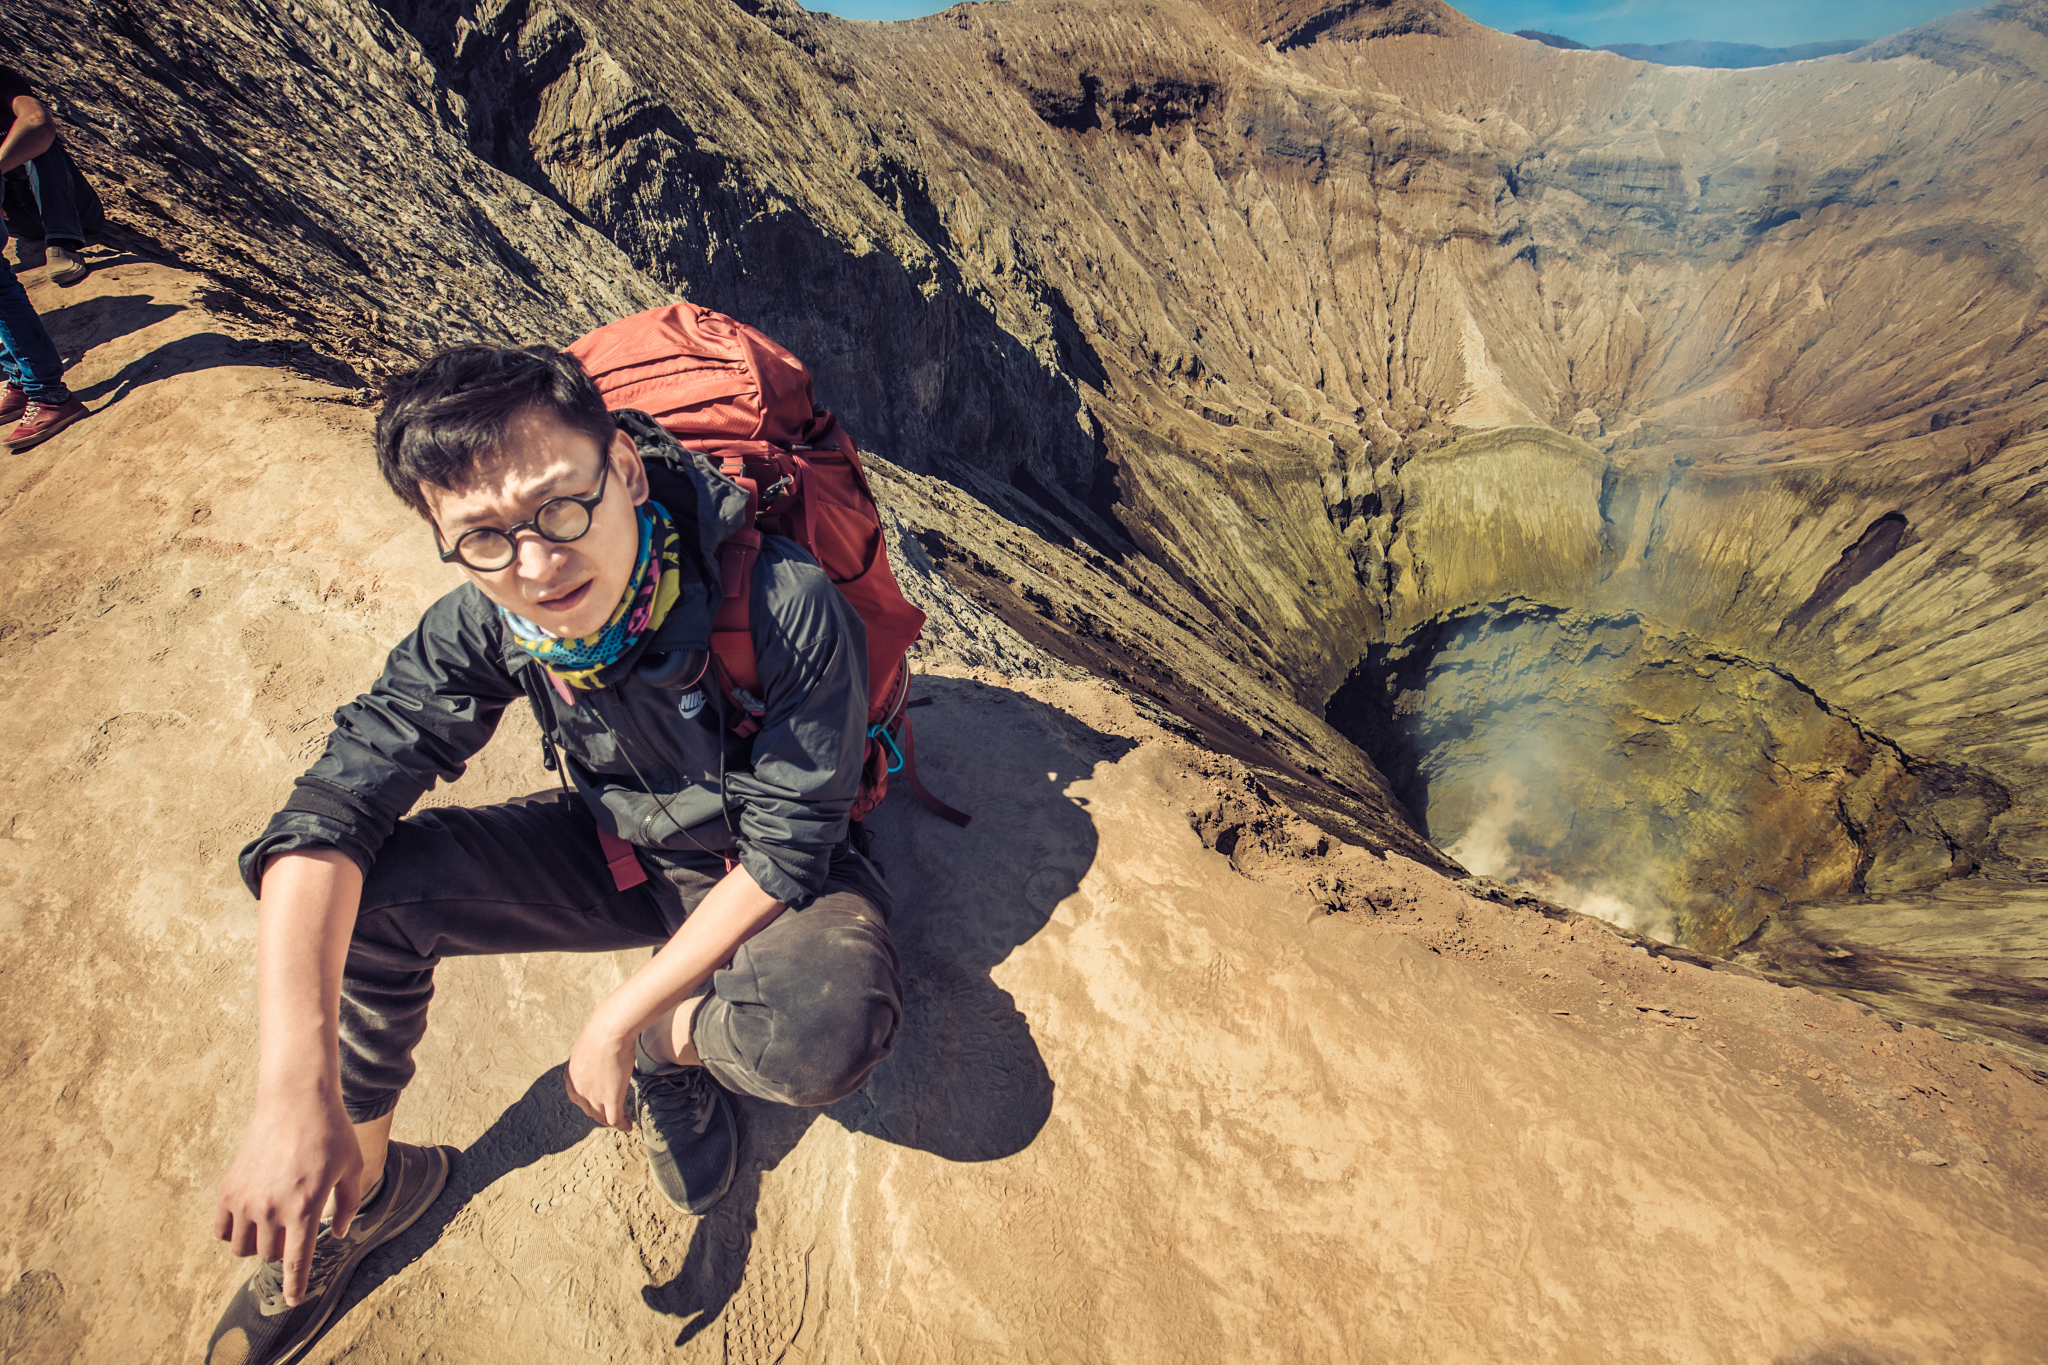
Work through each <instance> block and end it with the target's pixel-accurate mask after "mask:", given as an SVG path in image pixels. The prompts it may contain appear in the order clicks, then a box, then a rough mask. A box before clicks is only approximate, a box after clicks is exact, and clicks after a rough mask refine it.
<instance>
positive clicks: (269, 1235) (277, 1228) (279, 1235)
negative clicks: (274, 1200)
mask: <svg viewBox="0 0 2048 1365" xmlns="http://www.w3.org/2000/svg"><path fill="white" fill-rule="evenodd" d="M289 1235H290V1234H289V1233H287V1232H286V1231H285V1229H284V1226H283V1225H282V1224H279V1223H266V1224H260V1225H258V1227H257V1228H256V1237H255V1244H254V1246H253V1247H252V1248H251V1249H252V1250H253V1251H254V1252H255V1255H256V1258H257V1259H258V1260H260V1261H281V1260H283V1259H284V1248H285V1240H286V1238H287V1237H288V1236H289Z"/></svg>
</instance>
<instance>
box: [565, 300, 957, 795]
mask: <svg viewBox="0 0 2048 1365" xmlns="http://www.w3.org/2000/svg"><path fill="white" fill-rule="evenodd" d="M565 349H566V350H567V351H568V353H569V354H570V355H573V356H575V357H576V358H577V359H578V360H579V361H581V362H582V363H583V368H584V369H585V370H586V371H587V372H588V373H589V375H590V377H591V379H593V380H594V381H596V384H597V389H598V392H599V393H602V394H603V395H604V401H605V405H606V406H607V407H610V408H611V409H613V410H614V411H616V410H618V409H620V408H638V409H639V410H640V411H642V412H644V413H646V414H647V415H648V416H650V417H652V418H654V420H655V421H657V422H659V423H661V425H662V426H663V427H664V428H665V429H666V430H667V431H668V432H669V434H670V435H672V436H674V437H675V438H676V439H677V440H678V441H680V442H682V443H683V444H684V445H685V446H687V447H689V448H690V449H691V450H694V451H698V452H699V453H701V454H704V455H708V456H710V457H711V458H712V459H714V460H716V461H718V463H719V468H720V470H721V471H722V472H723V473H724V474H725V476H726V477H727V478H729V479H731V480H733V481H734V482H735V483H737V484H739V486H740V487H742V488H744V489H745V490H746V491H747V525H746V526H745V527H743V528H742V529H740V530H739V531H736V532H734V533H733V535H732V536H731V537H730V538H729V539H727V540H726V542H725V543H724V544H723V545H721V546H720V547H719V551H718V570H719V579H720V581H721V582H722V583H723V584H724V586H725V600H724V601H723V602H721V603H720V604H719V609H718V615H717V617H716V619H715V620H714V621H713V623H712V628H711V654H712V659H713V662H714V665H715V666H716V668H717V671H718V675H719V683H720V685H721V687H722V688H723V690H724V692H725V694H726V697H727V698H728V699H729V700H730V701H731V702H732V706H731V713H732V716H733V720H732V728H733V731H734V732H735V733H737V734H740V735H751V734H753V733H754V732H755V731H756V730H758V729H759V728H760V716H761V708H762V703H761V701H760V700H759V698H760V695H761V675H760V669H759V666H758V662H757V660H756V659H755V657H754V636H753V632H752V630H751V629H750V627H749V613H750V609H751V606H752V601H751V599H752V596H753V594H752V593H751V592H749V591H748V590H747V589H748V585H749V584H751V583H752V581H753V570H754V561H755V559H756V558H757V557H758V556H759V555H760V552H761V536H762V533H763V532H767V533H770V534H773V535H780V536H787V537H789V538H790V539H791V540H793V541H795V542H796V543H797V544H799V545H801V546H803V547H804V549H805V550H806V551H808V552H809V553H810V555H811V557H812V558H814V559H816V560H817V561H818V564H819V565H820V566H821V567H822V568H823V569H824V570H825V574H826V576H827V577H829V578H830V579H831V580H832V582H833V583H834V584H836V585H837V586H838V588H839V591H840V592H842V593H844V594H845V595H846V599H847V601H849V602H850V603H852V604H853V609H854V610H855V611H856V612H858V613H860V619H861V620H862V621H863V622H865V623H866V625H867V631H868V742H867V752H866V754H865V755H864V757H863V763H862V768H861V784H860V794H859V795H858V796H857V797H856V798H855V799H854V803H853V818H854V819H856V820H861V819H865V818H866V817H867V815H868V814H869V813H870V812H871V811H873V810H874V808H875V807H876V806H878V805H879V804H881V801H882V797H883V796H884V795H886V794H887V792H888V787H889V778H890V776H891V775H893V774H897V773H900V774H902V776H903V778H904V780H905V781H907V782H908V783H909V784H910V789H911V791H912V792H914V793H915V794H916V796H917V799H918V800H919V801H921V802H923V803H924V805H925V807H926V808H927V809H928V810H930V811H932V812H933V813H934V814H937V815H940V816H943V817H944V818H946V819H948V820H950V821H952V822H953V823H954V824H956V825H965V824H966V823H967V820H968V817H967V816H965V815H963V814H961V813H960V812H959V811H957V810H954V809H953V808H952V807H951V806H949V805H947V804H946V803H945V802H943V801H941V800H939V799H938V798H937V797H935V796H933V795H932V794H931V793H930V792H928V791H926V790H925V787H924V784H923V783H922V782H920V781H918V778H917V767H916V764H915V761H914V754H915V748H914V745H913V742H912V738H911V729H910V717H909V715H908V714H906V709H905V708H906V707H907V706H908V705H909V704H910V664H909V661H908V660H907V659H906V658H905V657H904V655H905V652H906V651H907V650H908V649H909V648H910V645H911V642H912V641H914V640H916V639H917V637H918V633H919V632H920V631H922V630H923V629H924V613H923V612H922V611H919V610H918V609H917V608H916V607H914V606H912V605H911V604H910V603H909V602H907V601H905V600H904V597H903V590H902V589H901V588H899V587H897V586H896V575H895V574H894V573H892V572H890V569H889V554H888V550H887V548H886V547H885V545H884V544H883V535H882V518H881V514H880V513H879V512H878V511H877V510H876V508H875V495H874V492H873V490H872V489H870V488H869V487H868V477H867V472H866V471H865V470H863V469H862V468H861V464H860V454H859V452H858V451H857V450H856V449H855V448H854V444H853V437H852V436H850V435H848V434H847V431H846V428H844V427H842V426H840V425H839V422H838V419H837V418H835V417H833V415H832V414H831V413H830V412H827V411H826V410H824V409H823V408H820V407H818V406H817V405H816V403H814V402H813V401H812V398H811V374H810V371H809V370H806V369H805V368H804V366H803V362H802V361H800V360H798V359H797V358H796V357H795V356H793V355H791V354H790V353H789V352H788V351H785V350H784V349H782V347H780V346H778V345H776V344H775V343H774V342H773V341H770V340H769V339H768V338H767V337H766V336H763V335H762V334H761V333H760V332H757V331H755V330H754V329H753V328H752V327H749V326H747V325H745V324H744V323H740V322H735V321H734V320H733V319H731V318H729V317H726V316H725V315H724V314H723V313H714V312H712V311H711V310H710V309H708V308H699V307H697V306H696V305H695V304H691V303H672V304H670V305H668V306H667V307H666V308H656V309H652V310H650V311H648V312H645V313H636V314H634V315H633V316H632V317H629V318H621V319H620V320H619V321H617V322H614V323H611V324H609V325H608V326H604V327H600V328H598V329H597V330H596V331H594V332H592V333H590V334H589V335H588V336H586V337H584V338H582V339H581V340H579V341H577V342H575V343H574V344H572V345H570V346H568V347H566V348H565Z"/></svg>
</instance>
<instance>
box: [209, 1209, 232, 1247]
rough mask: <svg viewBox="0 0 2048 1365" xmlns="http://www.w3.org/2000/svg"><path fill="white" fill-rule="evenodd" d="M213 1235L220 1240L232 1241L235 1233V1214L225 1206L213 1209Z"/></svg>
mask: <svg viewBox="0 0 2048 1365" xmlns="http://www.w3.org/2000/svg"><path fill="white" fill-rule="evenodd" d="M213 1235H214V1236H215V1237H216V1238H218V1239H219V1240H220V1241H223V1242H227V1241H232V1240H233V1239H234V1235H235V1215H233V1214H232V1213H229V1212H228V1211H227V1210H226V1209H224V1208H216V1209H215V1210H214V1211H213Z"/></svg>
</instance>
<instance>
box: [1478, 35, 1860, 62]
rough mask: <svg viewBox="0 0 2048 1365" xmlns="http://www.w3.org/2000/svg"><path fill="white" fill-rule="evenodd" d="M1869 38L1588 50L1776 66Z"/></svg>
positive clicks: (1692, 41) (1556, 42)
mask: <svg viewBox="0 0 2048 1365" xmlns="http://www.w3.org/2000/svg"><path fill="white" fill-rule="evenodd" d="M1515 36H1516V37H1517V38H1528V39H1530V40H1531V41H1533V42H1538V43H1542V44H1544V45H1545V46H1546V47H1563V48H1574V49H1577V50H1580V51H1585V50H1587V48H1586V45H1585V44H1584V43H1580V42H1574V41H1573V40H1572V39H1570V38H1566V37H1562V36H1561V35H1559V34H1555V33H1545V32H1543V31H1542V30H1541V29H1533V28H1523V29H1516V30H1515ZM1869 41H1870V40H1869V39H1868V38H1843V39H1839V40H1837V41H1835V42H1831V43H1797V44H1794V45H1793V46H1791V47H1760V46H1758V45H1757V44H1755V43H1714V42H1708V41H1706V40H1704V39H1700V38H1687V39H1686V40H1685V41H1683V42H1678V43H1607V44H1604V45H1603V46H1601V47H1598V48H1595V49H1592V50H1593V51H1597V52H1618V53H1620V54H1621V55H1622V56H1624V57H1633V58H1634V59H1635V60H1637V61H1639V62H1656V63H1657V64H1658V65H1659V66H1723V67H1734V66H1776V65H1777V64H1778V63H1780V62H1803V61H1807V60H1809V59H1811V58H1814V57H1832V56H1834V55H1835V54H1836V53H1838V52H1853V51H1855V50H1856V49H1857V48H1859V47H1862V46H1864V45H1865V44H1866V43H1868V42H1869Z"/></svg>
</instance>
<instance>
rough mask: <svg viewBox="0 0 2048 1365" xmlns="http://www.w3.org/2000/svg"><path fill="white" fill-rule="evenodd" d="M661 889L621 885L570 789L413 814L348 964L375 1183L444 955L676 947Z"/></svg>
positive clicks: (379, 867) (380, 877)
mask: <svg viewBox="0 0 2048 1365" xmlns="http://www.w3.org/2000/svg"><path fill="white" fill-rule="evenodd" d="M659 885H660V883H659V882H658V881H655V880H650V881H648V882H646V883H644V884H642V885H641V886H638V887H635V888H634V889H632V890H631V891H619V890H617V889H615V888H614V887H613V885H612V879H611V872H610V870H609V869H608V868H607V867H606V866H605V863H604V859H603V855H602V853H601V852H600V851H599V848H598V843H597V831H596V826H595V824H594V823H593V822H592V820H591V817H590V814H589V812H588V811H587V810H586V809H585V808H584V806H583V803H582V802H581V801H580V800H577V799H575V798H573V797H571V798H564V797H562V796H561V795H560V794H559V793H552V792H550V793H542V794H539V795H536V796H531V797H524V798H521V799H519V800H516V801H510V802H506V803H505V804H503V805H496V806H484V807H479V808H476V809H465V808H463V807H459V806H446V807H440V808H437V809H433V810H427V811H422V812H421V813H420V814H418V815H415V816H412V817H410V818H408V819H405V820H402V821H400V822H399V824H398V827H397V829H396V830H394V831H393V832H392V835H391V838H390V839H389V840H387V841H386V842H385V845H384V847H383V849H382V850H381V851H380V852H379V853H378V855H377V862H376V865H375V866H374V867H372V868H371V870H370V874H369V876H368V878H367V879H366V880H365V882H364V885H363V899H362V908H361V909H360V910H359V911H358V913H357V916H356V928H355V935H354V937H353V938H352V939H351V941H350V943H349V952H348V960H347V963H346V965H345V966H344V968H343V970H342V985H341V1021H340V1022H341V1094H342V1107H343V1109H344V1110H346V1111H347V1114H348V1117H349V1122H350V1123H352V1124H354V1125H355V1127H356V1136H357V1141H358V1142H360V1143H361V1144H362V1146H363V1159H364V1172H363V1174H364V1185H365V1188H367V1187H368V1186H369V1185H370V1183H371V1182H372V1181H373V1180H374V1179H375V1177H376V1175H377V1173H378V1171H379V1170H380V1169H381V1164H382V1163H381V1160H380V1158H381V1156H382V1151H383V1147H384V1143H385V1140H386V1138H387V1137H388V1134H389V1132H390V1121H391V1113H392V1110H393V1109H394V1108H395V1107H396V1106H397V1104H398V1096H399V1093H400V1091H402V1090H403V1089H404V1088H405V1085H406V1084H407V1082H409V1081H410V1080H411V1079H412V1076H413V1070H414V1067H413V1061H412V1052H413V1048H414V1047H415V1046H417V1045H418V1043H419V1040H420V1039H421V1037H423V1036H424V1035H425V1033H426V1026H427V1004H428V1002H429V1001H430V1000H431V999H432V998H433V994H434V968H435V966H436V965H437V964H438V963H439V962H440V960H441V959H442V958H444V957H457V956H466V955H471V954H478V953H542V952H608V951H610V950H612V949H616V948H634V947H649V946H654V945H658V944H661V943H664V942H666V941H667V939H668V933H669V931H668V929H667V927H666V921H665V918H664V916H663V913H662V905H661V900H662V897H661V896H660V894H659V892H658V891H657V888H658V887H659ZM593 1003H595V1002H593Z"/></svg>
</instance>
